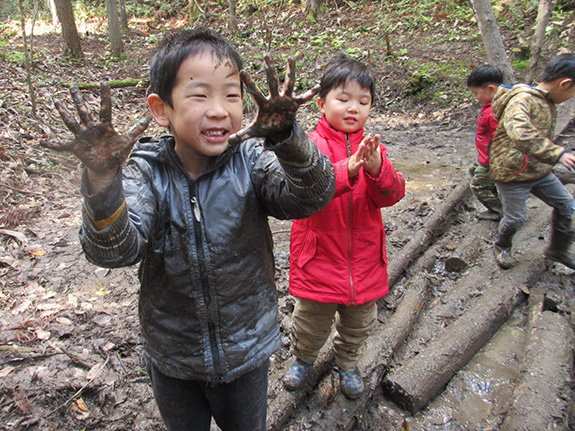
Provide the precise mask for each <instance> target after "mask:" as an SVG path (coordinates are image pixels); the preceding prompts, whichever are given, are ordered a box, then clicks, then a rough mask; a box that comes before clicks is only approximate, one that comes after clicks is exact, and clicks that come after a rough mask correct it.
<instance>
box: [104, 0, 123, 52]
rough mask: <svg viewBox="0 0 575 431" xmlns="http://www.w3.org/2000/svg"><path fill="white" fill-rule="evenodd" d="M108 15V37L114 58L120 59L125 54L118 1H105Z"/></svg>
mask: <svg viewBox="0 0 575 431" xmlns="http://www.w3.org/2000/svg"><path fill="white" fill-rule="evenodd" d="M105 3H106V14H107V15H108V35H109V36H110V44H111V51H112V57H114V58H116V59H118V58H120V57H121V56H122V53H123V52H124V44H123V43H122V29H121V28H120V19H119V15H118V6H117V4H116V0H105Z"/></svg>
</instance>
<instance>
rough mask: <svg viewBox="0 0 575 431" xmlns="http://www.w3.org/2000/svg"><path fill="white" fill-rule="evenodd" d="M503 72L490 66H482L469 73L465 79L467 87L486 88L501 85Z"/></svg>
mask: <svg viewBox="0 0 575 431" xmlns="http://www.w3.org/2000/svg"><path fill="white" fill-rule="evenodd" d="M502 83H503V72H501V70H500V69H499V68H498V67H497V66H492V65H491V64H482V65H481V66H477V67H476V68H475V69H473V70H472V71H471V73H470V74H469V76H468V77H467V87H468V88H472V87H487V86H488V85H491V84H493V85H501V84H502Z"/></svg>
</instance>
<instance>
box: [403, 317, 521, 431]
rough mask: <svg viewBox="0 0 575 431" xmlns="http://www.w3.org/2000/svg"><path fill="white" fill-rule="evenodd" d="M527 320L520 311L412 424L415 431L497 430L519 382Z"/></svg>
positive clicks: (412, 420) (411, 428) (416, 416)
mask: <svg viewBox="0 0 575 431" xmlns="http://www.w3.org/2000/svg"><path fill="white" fill-rule="evenodd" d="M525 322H526V317H525V316H523V313H522V311H521V309H517V310H516V311H515V312H514V314H513V315H512V316H511V318H510V319H509V321H508V322H507V323H506V324H504V325H503V326H502V327H501V329H500V330H499V331H498V332H497V333H496V334H495V336H494V337H493V338H492V339H491V341H490V342H489V343H487V344H486V345H485V346H484V347H483V349H481V350H480V351H479V352H478V353H477V354H476V355H475V357H474V358H473V359H472V361H471V362H470V363H469V364H468V365H467V366H466V367H465V368H463V369H462V370H460V371H459V372H458V373H457V375H456V376H455V377H454V378H453V379H452V380H451V382H450V383H449V384H448V386H447V388H446V389H445V391H443V393H442V394H441V395H440V396H439V397H437V398H436V399H435V400H434V401H432V402H431V403H430V404H429V406H428V407H427V408H426V409H425V410H424V411H422V412H420V413H418V414H417V415H415V417H413V418H411V420H409V427H410V430H412V431H433V430H445V431H456V430H473V431H480V430H484V431H487V430H495V429H497V427H498V425H499V423H500V421H501V418H500V417H499V415H500V414H501V413H502V412H505V411H506V410H507V407H508V403H510V402H511V400H512V395H513V389H514V387H515V382H516V381H517V379H518V378H519V366H518V359H520V358H521V355H522V354H523V351H524V347H525V342H526V333H525V331H524V327H525Z"/></svg>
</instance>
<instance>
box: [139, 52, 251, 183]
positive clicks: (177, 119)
mask: <svg viewBox="0 0 575 431" xmlns="http://www.w3.org/2000/svg"><path fill="white" fill-rule="evenodd" d="M148 103H149V105H150V110H151V111H152V115H154V118H155V119H156V121H157V122H158V124H160V125H161V126H163V127H170V130H171V132H172V134H173V135H174V139H175V142H176V144H175V151H176V154H177V155H178V157H179V158H180V160H181V161H182V163H183V164H184V166H185V167H186V169H187V170H188V172H190V174H191V175H192V176H193V177H196V176H197V175H199V174H200V173H201V172H203V170H204V169H205V168H206V167H207V166H208V164H209V163H210V160H211V158H213V157H216V156H219V155H220V154H222V153H223V152H224V150H225V149H226V148H227V146H228V138H229V137H230V135H231V134H232V133H234V132H237V131H238V130H239V129H240V128H241V125H242V92H241V82H240V75H239V71H238V70H237V68H236V67H235V66H234V65H233V64H232V63H231V62H230V61H228V60H227V59H223V60H222V61H219V60H218V59H217V58H216V57H215V56H214V55H213V54H212V53H211V52H204V53H200V54H197V55H193V56H190V57H188V58H187V59H185V60H184V61H183V62H182V64H181V66H180V68H179V70H178V74H177V76H176V83H175V85H174V88H173V90H172V104H171V105H172V106H170V105H169V104H168V103H165V102H164V101H162V99H161V98H159V96H158V95H157V94H151V95H150V96H148Z"/></svg>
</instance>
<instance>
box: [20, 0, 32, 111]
mask: <svg viewBox="0 0 575 431" xmlns="http://www.w3.org/2000/svg"><path fill="white" fill-rule="evenodd" d="M23 3H24V2H23V0H18V8H19V9H20V22H21V24H22V41H23V45H24V58H25V60H26V81H27V83H28V90H29V92H30V101H31V102H32V115H33V116H34V117H36V92H35V91H34V85H33V83H32V58H31V57H32V56H31V52H30V51H29V50H28V39H27V37H26V13H25V12H24V4H23Z"/></svg>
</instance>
